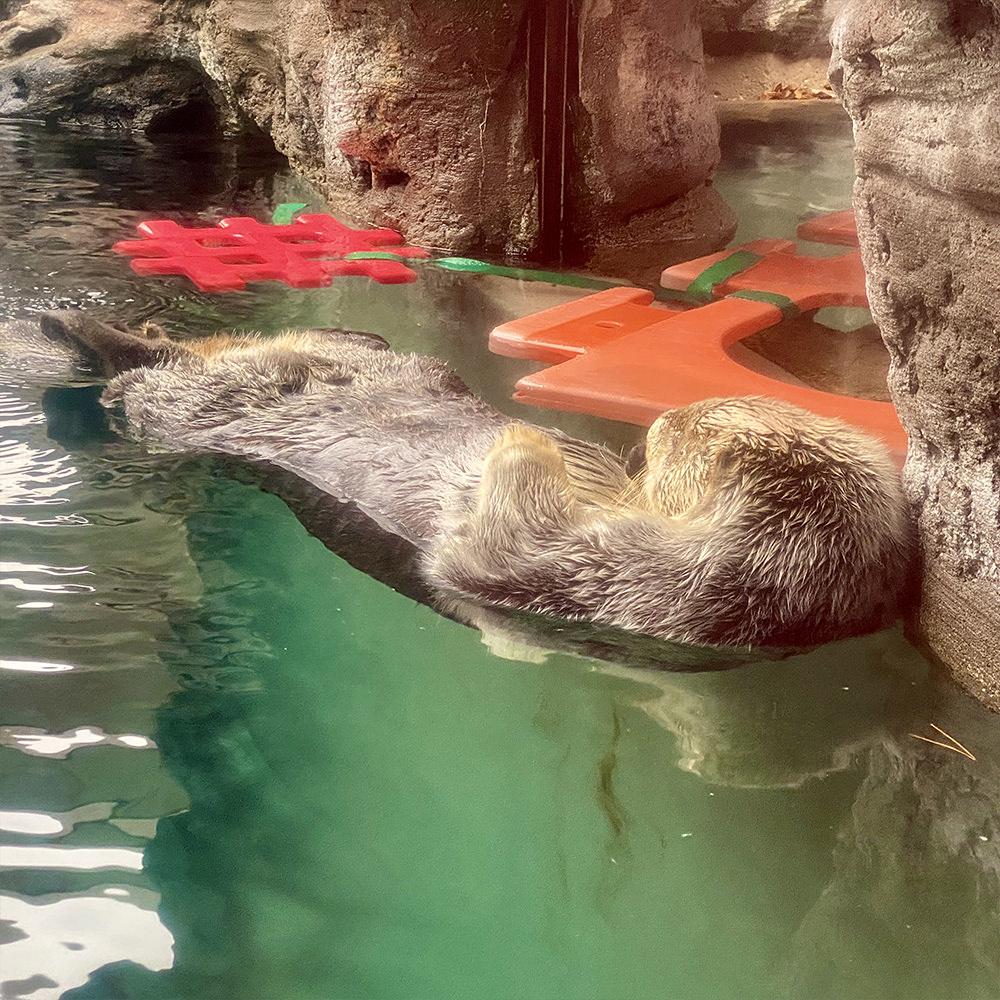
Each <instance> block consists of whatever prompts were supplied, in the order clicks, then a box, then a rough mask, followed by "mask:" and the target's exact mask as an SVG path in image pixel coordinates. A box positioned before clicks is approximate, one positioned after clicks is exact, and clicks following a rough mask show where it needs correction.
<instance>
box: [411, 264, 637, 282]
mask: <svg viewBox="0 0 1000 1000" xmlns="http://www.w3.org/2000/svg"><path fill="white" fill-rule="evenodd" d="M430 263H432V264H435V265H437V266H438V267H443V268H444V269H445V270H446V271H471V272H474V273H476V274H495V275H498V276H499V277H501V278H516V279H518V280H519V281H545V282H547V283H548V284H550V285H567V286H569V287H571V288H600V289H603V288H617V287H618V286H617V284H616V283H615V282H612V281H602V280H601V279H600V278H587V277H584V276H583V275H581V274H562V273H560V272H558V271H536V270H534V269H532V268H526V267H504V266H503V265H501V264H487V263H486V261H484V260H474V259H473V258H472V257H439V258H438V259H437V260H432V261H431V262H430Z"/></svg>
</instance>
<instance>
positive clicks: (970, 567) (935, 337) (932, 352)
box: [831, 0, 1000, 710]
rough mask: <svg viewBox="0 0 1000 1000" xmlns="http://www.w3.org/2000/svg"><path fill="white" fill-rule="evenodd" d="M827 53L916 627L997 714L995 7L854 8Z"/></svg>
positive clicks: (998, 91) (999, 180) (999, 16)
mask: <svg viewBox="0 0 1000 1000" xmlns="http://www.w3.org/2000/svg"><path fill="white" fill-rule="evenodd" d="M834 41H835V50H834V57H833V63H832V72H831V79H832V80H833V82H834V84H835V86H836V87H837V88H838V90H839V91H840V93H841V96H842V99H843V102H844V105H845V107H846V108H847V110H848V111H849V112H850V114H851V117H852V118H853V119H854V127H855V135H856V150H855V159H856V167H857V181H856V184H855V189H854V205H855V211H856V214H857V218H858V232H859V236H860V239H861V250H862V254H863V257H864V263H865V270H866V272H867V275H868V295H869V299H870V302H871V309H872V315H873V316H874V318H875V321H876V322H877V324H878V326H879V329H880V330H881V333H882V337H883V339H884V340H885V342H886V345H887V347H888V349H889V353H890V358H891V368H890V373H889V388H890V392H891V394H892V398H893V401H894V402H895V404H896V409H897V411H898V412H899V417H900V420H901V421H902V423H903V426H904V427H905V428H906V431H907V433H908V434H909V438H910V449H909V456H908V459H907V463H906V467H905V470H904V478H905V482H906V489H907V491H908V494H909V497H910V500H911V501H912V503H913V505H914V507H915V508H916V512H917V516H918V524H919V533H920V541H921V547H922V555H923V566H924V568H923V581H922V588H921V600H920V605H919V610H918V612H917V614H916V616H915V620H914V625H915V626H916V629H917V632H918V634H919V636H920V637H921V638H922V640H923V641H924V642H925V643H926V645H927V646H928V647H929V648H930V650H931V652H933V653H934V654H935V655H936V656H937V657H938V658H939V659H940V660H941V661H943V662H944V663H945V664H946V665H947V666H948V667H949V668H950V670H951V671H952V673H953V674H954V676H955V677H956V678H957V679H958V680H959V681H960V682H961V683H962V684H963V685H964V686H965V687H966V688H967V689H968V690H969V691H971V692H972V693H973V694H975V695H976V696H977V697H979V698H981V699H982V700H984V701H985V702H986V703H987V704H989V705H990V706H991V707H993V708H994V709H996V710H1000V665H998V660H997V655H996V651H997V648H998V645H1000V458H998V452H1000V417H998V407H997V399H998V398H1000V342H998V340H997V308H998V305H997V278H996V269H997V261H998V260H1000V125H998V122H1000V63H998V62H997V59H996V52H997V50H998V47H1000V5H998V4H996V3H991V4H985V3H978V2H976V3H973V2H951V3H949V2H945V0H919V2H911V0H878V2H875V3H872V2H868V0H866V2H863V3H862V2H852V3H851V4H849V6H848V7H847V8H846V9H845V11H844V12H843V14H842V16H841V17H840V19H839V20H838V22H837V24H836V28H835V35H834Z"/></svg>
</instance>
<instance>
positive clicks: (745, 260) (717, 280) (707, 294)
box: [687, 250, 761, 299]
mask: <svg viewBox="0 0 1000 1000" xmlns="http://www.w3.org/2000/svg"><path fill="white" fill-rule="evenodd" d="M760 259H761V257H760V255H759V254H755V253H751V252H750V251H749V250H737V251H736V253H731V254H730V255H729V256H728V257H723V258H722V260H718V261H716V262H715V263H714V264H712V265H710V266H709V267H706V268H705V270H704V271H702V272H701V274H699V275H698V277H697V278H695V279H694V281H692V282H691V284H690V285H688V286H687V292H688V294H689V295H694V296H696V297H697V298H700V299H710V298H711V297H712V292H713V291H715V286H716V285H721V284H722V283H723V282H724V281H726V280H727V279H729V278H731V277H732V276H733V275H734V274H739V273H740V271H745V270H746V269H747V268H748V267H752V266H753V265H754V264H756V263H757V261H759V260H760Z"/></svg>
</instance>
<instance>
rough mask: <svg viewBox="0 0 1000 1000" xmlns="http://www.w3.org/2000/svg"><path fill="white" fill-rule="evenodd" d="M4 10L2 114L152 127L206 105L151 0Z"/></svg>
mask: <svg viewBox="0 0 1000 1000" xmlns="http://www.w3.org/2000/svg"><path fill="white" fill-rule="evenodd" d="M112 6H113V7H114V10H113V13H112V10H111V8H112ZM6 12H7V14H8V15H9V16H8V18H7V19H6V20H4V21H3V22H0V115H3V116H5V117H18V116H24V117H32V118H46V119H50V118H57V119H58V120H60V121H72V122H79V123H83V124H96V125H107V126H112V127H120V126H122V125H125V126H128V127H132V128H138V129H143V130H150V131H155V130H156V129H157V128H160V127H163V126H164V125H165V124H167V123H168V122H169V118H170V116H171V114H173V113H175V112H177V111H179V110H180V109H187V110H188V111H189V112H190V111H191V110H192V108H193V107H198V106H207V105H208V104H209V103H210V100H211V99H210V97H209V95H208V92H207V89H206V81H205V78H204V75H203V74H202V73H201V72H200V71H199V70H197V69H196V68H194V67H193V66H191V65H190V64H189V63H186V62H183V61H180V60H178V58H177V53H176V51H174V44H173V42H174V33H173V32H172V31H170V30H169V29H168V28H167V27H166V26H165V24H164V21H163V17H162V11H161V8H160V6H159V5H158V4H156V3H153V2H151V0H118V2H116V3H115V4H114V5H111V4H109V3H108V2H107V0H29V2H27V3H23V4H17V3H14V4H7V6H6ZM0 13H3V11H2V10H0Z"/></svg>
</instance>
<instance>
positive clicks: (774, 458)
mask: <svg viewBox="0 0 1000 1000" xmlns="http://www.w3.org/2000/svg"><path fill="white" fill-rule="evenodd" d="M42 325H43V329H45V331H46V332H47V333H48V334H49V335H50V336H53V337H66V338H69V339H71V340H74V341H75V342H76V343H78V344H79V345H81V346H82V347H83V348H84V349H85V351H87V352H88V353H89V354H90V355H92V356H96V358H97V359H99V360H100V361H101V362H103V364H104V365H105V368H106V369H107V370H108V372H109V374H112V375H113V377H112V379H111V381H110V383H109V385H108V388H107V390H106V392H105V395H104V400H105V402H106V403H107V404H108V405H118V404H120V405H121V406H122V407H123V408H124V411H125V415H126V418H127V421H128V424H129V427H130V428H131V431H132V433H134V434H136V435H139V436H142V437H144V438H147V439H149V440H151V441H156V442H158V443H159V444H160V445H161V446H165V447H167V448H170V449H172V450H200V451H210V452H219V453H223V454H227V455H235V456H239V457H241V458H244V459H249V460H251V461H259V462H266V463H270V464H271V465H274V466H277V467H279V468H281V469H283V470H286V471H287V472H290V473H292V474H294V475H295V476H297V477H299V478H300V479H302V480H304V481H305V482H307V483H310V484H312V485H313V486H314V487H316V488H318V489H319V490H322V491H323V492H324V493H325V494H328V495H330V496H332V497H334V498H337V499H340V500H345V501H351V502H353V503H355V504H357V506H358V507H359V508H360V509H361V510H362V511H364V513H365V514H366V515H367V516H368V517H370V518H371V519H372V520H373V521H375V522H376V523H377V524H378V525H379V526H380V527H381V528H383V529H384V530H388V531H392V532H394V533H396V534H398V535H400V536H402V537H403V538H405V539H407V540H408V541H410V542H412V543H413V544H414V545H416V546H418V547H419V548H420V549H421V550H422V552H423V557H422V566H423V574H424V576H425V579H426V581H427V582H428V583H429V584H430V585H431V586H432V587H433V588H434V589H435V590H436V592H437V593H438V594H439V596H440V599H441V601H442V602H443V603H444V605H445V606H446V607H450V608H452V609H453V610H454V609H455V608H458V607H461V606H462V605H463V604H466V603H467V602H472V603H473V604H474V605H480V606H488V607H498V608H506V609H517V610H523V611H530V612H537V613H540V614H544V615H552V616H557V617H561V618H569V619H574V620H581V619H583V620H588V621H595V622H599V623H604V624H609V625H614V626H619V627H623V628H626V629H630V630H635V631H638V632H643V633H646V634H649V635H653V636H658V637H661V638H666V639H673V640H678V641H682V642H691V643H700V644H707V645H762V646H806V645H815V644H816V643H819V642H823V641H826V640H829V639H833V638H836V637H839V636H845V635H852V634H857V633H861V632H865V631H871V630H874V629H877V628H880V627H882V626H883V625H886V624H888V623H889V622H891V621H892V620H893V619H894V618H895V617H896V615H897V614H898V611H899V606H900V601H901V599H902V595H903V592H904V587H905V584H906V577H907V568H908V564H909V542H908V539H909V532H908V525H907V519H906V512H905V505H904V502H903V498H902V494H901V491H900V487H899V483H898V480H897V475H896V472H895V469H894V467H893V465H892V463H891V461H890V459H889V457H888V454H887V453H886V451H885V449H884V448H883V447H882V446H881V445H880V444H879V443H878V442H876V441H874V440H872V439H871V438H869V437H867V436H866V435H864V434H861V433H860V432H858V431H855V430H853V429H851V428H849V427H847V426H846V425H844V424H841V423H840V422H838V421H833V420H826V419H822V418H819V417H816V416H814V415H812V414H808V413H806V412H804V411H802V410H798V409H797V408H795V407H792V406H789V405H788V404H784V403H779V402H776V401H773V400H765V399H736V400H707V401H705V402H703V403H698V404H694V405H693V406H690V407H685V408H683V409H681V410H677V411H672V412H671V413H668V414H665V415H664V416H663V417H661V418H660V419H659V420H658V421H657V422H656V423H655V424H654V425H653V427H652V428H650V431H649V435H648V437H647V443H646V468H645V470H644V471H642V472H641V473H640V474H639V475H638V476H637V477H635V478H630V477H629V476H628V475H627V474H626V471H625V467H624V464H623V462H622V461H621V460H620V459H619V458H618V457H617V456H616V455H614V454H612V453H611V452H609V451H607V450H606V449H604V448H602V447H600V446H598V445H594V444H590V443H587V442H582V441H578V440H575V439H573V438H570V437H568V436H566V435H563V434H561V433H559V432H557V431H552V430H542V429H541V428H538V427H533V426H531V425H527V424H522V423H517V422H514V421H512V420H510V418H508V417H506V416H504V415H503V414H502V413H500V412H499V411H497V410H495V409H493V408H492V407H490V406H488V405H487V404H486V403H485V402H483V401H482V400H480V399H479V398H478V397H476V396H474V395H473V394H472V393H471V392H470V391H469V390H468V389H467V388H466V387H465V385H464V384H463V383H462V382H461V380H460V379H459V378H458V377H457V376H455V375H454V374H453V373H452V372H451V371H449V370H448V369H447V368H446V367H445V366H443V365H442V364H441V363H440V362H438V361H436V360H434V359H431V358H426V357H419V356H413V355H409V356H403V355H398V354H394V353H393V352H391V351H389V350H387V349H386V345H384V343H380V342H377V340H376V339H375V338H369V337H365V336H363V335H352V334H347V333H344V332H341V331H306V332H302V333H291V334H286V335H283V336H281V337H277V338H273V339H270V340H267V339H258V338H254V337H229V336H221V337H217V338H214V339H213V340H211V341H207V342H201V343H189V344H187V345H185V344H182V343H177V342H174V341H172V340H170V339H169V338H167V337H166V335H165V334H163V332H162V331H160V330H159V329H157V328H151V329H148V330H146V331H144V332H143V334H141V335H137V334H133V333H129V332H126V331H121V330H117V329H114V328H112V327H108V326H105V325H104V324H101V323H98V322H96V321H94V320H92V319H89V318H88V317H86V316H83V315H82V314H78V313H59V314H49V315H47V316H46V317H43V320H42Z"/></svg>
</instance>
